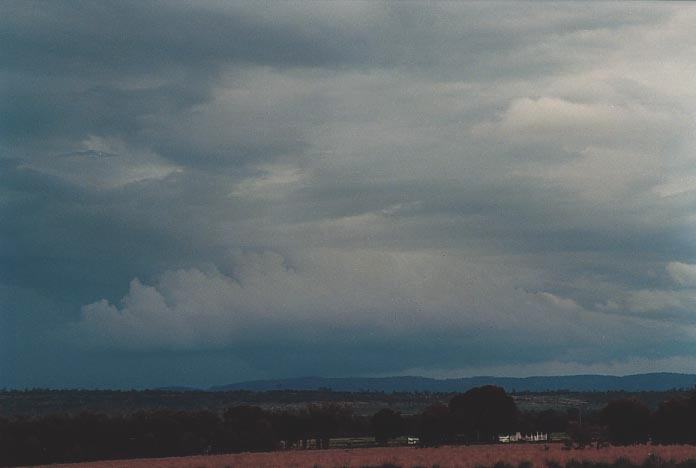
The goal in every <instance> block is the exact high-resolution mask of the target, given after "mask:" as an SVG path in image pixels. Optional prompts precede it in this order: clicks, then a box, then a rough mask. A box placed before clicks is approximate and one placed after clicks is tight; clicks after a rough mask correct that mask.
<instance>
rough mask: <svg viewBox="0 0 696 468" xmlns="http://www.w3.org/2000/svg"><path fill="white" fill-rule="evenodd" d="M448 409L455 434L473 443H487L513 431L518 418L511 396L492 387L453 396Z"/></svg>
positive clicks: (475, 389) (498, 388)
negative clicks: (501, 434)
mask: <svg viewBox="0 0 696 468" xmlns="http://www.w3.org/2000/svg"><path fill="white" fill-rule="evenodd" d="M449 410H450V413H451V415H452V419H453V423H454V428H455V430H456V431H457V433H459V434H464V435H465V436H466V437H467V438H468V439H469V440H472V441H477V442H478V441H481V442H483V441H486V442H490V441H493V440H495V438H496V436H497V435H498V434H500V433H503V432H509V431H512V430H514V429H515V425H516V423H517V418H518V412H517V406H516V405H515V401H514V400H513V399H512V397H511V396H509V395H508V394H507V393H505V390H503V389H502V388H500V387H496V386H493V385H486V386H484V387H477V388H472V389H471V390H469V391H468V392H466V393H460V394H459V395H456V396H455V397H454V398H452V400H451V401H450V403H449Z"/></svg>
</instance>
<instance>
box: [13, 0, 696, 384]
mask: <svg viewBox="0 0 696 468" xmlns="http://www.w3.org/2000/svg"><path fill="white" fill-rule="evenodd" d="M0 8H1V10H0V11H2V13H3V14H2V17H1V18H0V37H1V38H2V43H3V46H2V47H0V220H2V221H1V222H0V253H1V256H2V259H1V263H0V387H5V388H27V387H53V388H78V387H88V388H132V387H135V388H145V387H163V386H200V387H207V386H214V385H224V384H228V383H232V382H235V381H246V380H255V379H273V378H286V377H297V376H306V375H331V376H336V377H340V376H353V375H364V376H377V375H406V374H411V375H420V376H426V377H440V378H442V377H448V376H449V377H451V376H475V375H491V374H498V375H506V376H513V377H514V376H522V375H528V376H531V375H576V374H623V375H626V374H637V373H647V372H681V373H694V372H695V371H696V314H695V312H696V86H694V77H695V76H696V61H695V60H694V57H696V36H695V35H694V34H693V30H694V28H693V26H694V25H695V24H696V5H693V4H686V3H649V2H646V3H644V2H641V3H637V2H629V3H609V2H559V3H541V2H514V3H513V2H510V3H497V2H481V3H478V2H461V3H447V2H436V3H416V2H414V3H402V2H399V3H396V2H393V3H389V2H331V3H329V2H277V3H273V2H269V3H265V2H215V1H201V2H178V1H167V2H159V1H145V2H136V1H124V2H106V1H95V2H69V1H60V0H59V1H53V2H31V1H17V2H15V1H6V2H2V3H0Z"/></svg>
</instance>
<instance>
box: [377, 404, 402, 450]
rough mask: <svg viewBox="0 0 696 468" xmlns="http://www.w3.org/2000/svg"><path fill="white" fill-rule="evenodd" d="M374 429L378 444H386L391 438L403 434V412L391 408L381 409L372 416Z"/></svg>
mask: <svg viewBox="0 0 696 468" xmlns="http://www.w3.org/2000/svg"><path fill="white" fill-rule="evenodd" d="M372 431H373V433H374V435H375V440H376V441H377V443H378V444H386V443H387V442H389V439H393V438H394V437H398V436H400V435H403V431H404V421H403V419H402V417H401V414H400V413H397V412H396V411H393V410H390V409H389V408H385V409H382V410H379V411H378V412H376V413H375V414H374V416H372Z"/></svg>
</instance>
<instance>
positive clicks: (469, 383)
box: [209, 373, 696, 392]
mask: <svg viewBox="0 0 696 468" xmlns="http://www.w3.org/2000/svg"><path fill="white" fill-rule="evenodd" d="M481 385H497V386H499V387H503V388H504V389H505V390H507V391H508V392H511V391H517V392H521V391H529V392H543V391H555V390H571V391H602V392H606V391H619V390H623V391H630V392H636V391H660V390H671V389H675V388H676V389H690V388H693V387H695V386H696V375H693V374H675V373H653V374H636V375H626V376H613V375H568V376H548V377H521V378H517V377H464V378H458V379H431V378H427V377H338V378H326V377H299V378H292V379H272V380H252V381H248V382H239V383H234V384H230V385H222V386H216V387H211V388H210V389H209V390H211V391H226V390H252V391H268V390H317V389H322V388H326V389H331V390H334V391H343V392H359V391H377V392H415V391H419V392H424V391H428V392H463V391H466V390H469V389H470V388H474V387H479V386H481Z"/></svg>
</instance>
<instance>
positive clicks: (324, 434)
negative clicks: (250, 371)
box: [0, 386, 696, 466]
mask: <svg viewBox="0 0 696 468" xmlns="http://www.w3.org/2000/svg"><path fill="white" fill-rule="evenodd" d="M6 393H9V392H6ZM186 393H188V392H186ZM325 393H331V392H325ZM619 396H620V398H617V399H615V400H613V401H611V402H609V403H608V404H606V406H605V407H604V408H602V409H601V410H585V411H584V412H582V411H581V410H579V409H575V408H566V409H560V410H559V409H545V410H541V411H529V410H522V411H521V410H520V409H519V408H518V406H517V405H516V403H515V399H513V398H512V397H511V396H510V395H508V394H506V393H505V391H504V390H503V389H501V388H499V387H494V386H485V387H480V388H475V389H472V390H469V391H467V392H466V393H462V394H456V395H454V396H452V397H451V398H450V399H449V401H448V403H447V404H444V403H441V402H437V401H436V402H434V403H432V404H430V405H429V406H427V407H426V408H424V409H423V410H422V411H420V412H418V413H416V414H401V413H400V412H398V411H396V410H394V409H390V408H383V409H381V410H379V411H376V412H375V413H374V414H373V415H371V416H367V415H361V414H356V413H355V412H354V411H353V409H352V407H351V406H350V405H348V404H346V403H345V400H340V401H341V402H340V403H337V402H335V401H324V402H321V403H319V404H310V405H305V406H303V407H302V408H300V409H294V408H293V409H277V410H268V409H264V408H261V407H259V406H256V405H250V404H242V405H234V406H231V407H229V408H228V409H226V410H224V411H213V410H210V409H205V410H197V411H193V410H173V409H148V410H136V411H134V412H124V413H120V414H102V413H95V412H91V411H90V412H70V413H67V412H66V413H60V414H50V415H44V414H42V415H35V416H27V415H19V416H18V415H13V416H5V417H2V418H0V465H26V464H42V463H54V462H77V461H89V460H104V459H125V458H140V457H163V456H184V455H194V454H212V453H232V452H240V451H270V450H276V449H290V448H297V449H301V448H309V447H310V446H311V447H317V448H327V447H329V440H330V439H332V438H340V437H368V436H374V438H375V440H376V443H378V444H387V443H389V441H390V440H393V439H395V438H397V437H399V436H405V435H408V436H417V437H419V438H420V442H421V444H423V445H439V444H456V443H466V444H470V443H492V442H495V441H496V440H497V435H498V434H500V433H508V432H514V431H520V432H522V433H531V432H537V431H539V432H545V433H565V434H567V436H568V442H567V443H568V444H569V445H571V446H572V445H573V444H575V445H576V446H584V445H587V444H591V443H597V444H601V443H604V442H611V443H612V444H616V445H622V444H634V443H645V442H648V441H652V443H661V444H670V443H689V444H693V443H696V425H694V424H693V421H695V420H696V392H694V393H692V394H685V393H682V394H676V395H675V396H674V397H673V398H670V399H668V400H666V401H664V402H663V403H661V404H659V405H658V406H657V407H656V408H654V410H651V409H650V408H649V407H648V406H647V405H646V404H645V403H644V402H642V401H640V400H638V399H636V398H632V397H626V396H623V395H619ZM264 397H265V396H264V395H262V396H258V395H257V396H256V398H264ZM385 397H386V396H385ZM341 398H345V395H342V396H341ZM394 398H400V396H399V395H396V396H394ZM310 441H311V444H310ZM592 466H599V465H592Z"/></svg>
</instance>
